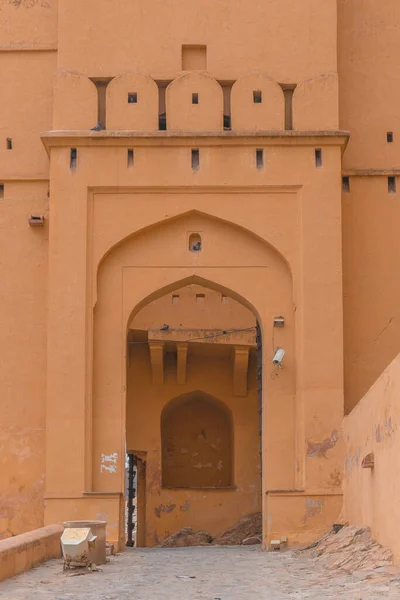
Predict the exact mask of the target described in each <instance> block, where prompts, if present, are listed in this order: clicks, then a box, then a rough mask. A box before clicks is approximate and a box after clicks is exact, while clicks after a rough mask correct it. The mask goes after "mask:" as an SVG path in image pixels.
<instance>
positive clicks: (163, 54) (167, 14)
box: [58, 0, 336, 83]
mask: <svg viewBox="0 0 400 600" xmlns="http://www.w3.org/2000/svg"><path fill="white" fill-rule="evenodd" d="M105 14H106V15H107V18H104V15H105ZM77 15H79V19H77V18H76V16H77ZM58 23H59V33H58V35H59V67H60V68H63V69H68V70H76V71H79V72H82V73H85V74H87V75H89V76H90V77H100V76H101V77H113V76H115V75H117V74H119V73H122V72H123V71H125V70H133V71H138V72H143V73H149V74H150V75H151V76H152V77H153V78H156V79H164V80H165V79H173V78H175V77H176V76H177V75H178V74H180V73H181V72H182V66H183V67H185V66H186V65H182V46H183V45H195V46H196V45H197V46H198V45H204V46H206V47H207V49H206V62H205V64H206V69H207V71H208V72H209V73H210V75H212V76H213V77H216V78H218V79H224V80H232V79H237V78H238V77H240V76H242V75H244V74H246V73H249V72H250V71H252V70H256V71H263V72H267V73H268V74H269V75H270V76H271V77H273V78H275V79H277V80H278V81H287V82H291V83H293V82H296V81H301V80H304V79H307V78H309V77H312V76H316V75H319V74H321V73H328V72H332V71H336V0H325V1H324V2H323V3H322V2H318V1H317V0H303V1H302V2H301V3H300V2H294V1H293V0H269V1H268V2H258V3H253V4H252V5H251V8H250V7H249V3H248V2H246V0H237V1H236V2H235V3H232V2H231V1H230V0H217V1H215V0H203V2H201V3H193V2H185V1H183V0H179V1H178V2H175V3H173V4H171V3H166V2H165V1H164V0H151V2H149V1H148V0H147V1H146V0H137V1H136V2H120V3H119V5H118V10H116V11H110V10H109V3H108V1H107V0H99V1H98V2H96V3H93V2H86V3H85V4H82V2H81V1H80V0H59V20H58ZM88 32H90V33H88ZM105 40H107V43H105ZM110 47H112V49H113V51H112V52H110V51H109V49H110ZM199 66H200V65H199Z"/></svg>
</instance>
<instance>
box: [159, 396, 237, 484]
mask: <svg viewBox="0 0 400 600" xmlns="http://www.w3.org/2000/svg"><path fill="white" fill-rule="evenodd" d="M232 437H233V433H232V417H231V413H230V411H229V409H228V408H227V407H226V406H225V405H224V404H223V403H222V402H220V401H219V400H217V399H215V398H213V397H212V396H209V395H208V394H205V393H203V392H201V391H194V392H190V393H188V394H184V395H182V396H179V397H178V398H175V399H173V400H171V401H170V402H169V404H167V406H166V407H165V408H164V410H163V412H162V415H161V445H162V485H163V487H174V488H218V487H229V486H232V485H233V457H232V454H233V440H232Z"/></svg>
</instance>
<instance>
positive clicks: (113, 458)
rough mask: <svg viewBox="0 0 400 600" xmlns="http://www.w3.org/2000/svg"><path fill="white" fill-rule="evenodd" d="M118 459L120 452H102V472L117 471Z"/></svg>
mask: <svg viewBox="0 0 400 600" xmlns="http://www.w3.org/2000/svg"><path fill="white" fill-rule="evenodd" d="M117 460H118V452H113V454H102V455H101V465H100V472H101V473H103V471H108V472H109V473H116V472H117Z"/></svg>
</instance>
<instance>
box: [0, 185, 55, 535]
mask: <svg viewBox="0 0 400 600" xmlns="http://www.w3.org/2000/svg"><path fill="white" fill-rule="evenodd" d="M47 189H48V184H47V182H42V183H36V184H32V183H30V184H26V183H23V182H12V183H11V182H10V183H7V184H6V185H5V197H4V199H3V200H0V256H1V260H0V280H1V311H0V346H1V347H2V348H3V351H2V354H1V359H0V402H1V418H0V448H1V453H0V539H4V538H7V537H10V536H12V535H17V534H19V533H23V532H24V531H29V530H32V529H36V528H38V527H41V526H42V525H43V505H44V501H43V493H44V485H45V472H46V468H45V395H46V379H45V371H46V305H47V298H46V291H47V249H48V221H46V222H45V226H44V228H41V227H39V228H31V227H29V225H28V217H29V214H30V213H31V212H38V213H39V214H44V215H45V217H46V219H48V198H47ZM11 274H18V276H17V277H12V276H11Z"/></svg>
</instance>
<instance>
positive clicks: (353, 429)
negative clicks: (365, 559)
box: [343, 356, 400, 565]
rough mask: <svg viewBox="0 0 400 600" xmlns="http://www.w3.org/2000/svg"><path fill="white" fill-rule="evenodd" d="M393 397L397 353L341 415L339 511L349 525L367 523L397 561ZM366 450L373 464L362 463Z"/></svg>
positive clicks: (396, 405)
mask: <svg viewBox="0 0 400 600" xmlns="http://www.w3.org/2000/svg"><path fill="white" fill-rule="evenodd" d="M399 398H400V356H397V357H396V358H395V359H394V361H393V362H392V363H391V364H390V365H389V366H388V367H387V368H386V369H385V370H384V371H383V373H382V374H381V375H380V377H379V378H378V379H377V381H376V382H375V383H374V384H373V386H372V387H371V388H370V389H369V390H368V392H367V393H366V394H365V396H364V397H363V398H362V400H361V401H360V402H359V403H358V405H357V406H356V407H355V408H354V409H353V411H352V413H351V414H350V415H348V416H347V417H346V418H345V419H344V425H343V434H344V441H345V447H346V457H345V472H344V482H343V486H344V498H345V502H344V509H345V512H344V516H345V517H346V518H347V519H348V520H349V522H350V524H351V525H362V526H364V527H370V528H371V533H372V537H373V538H374V539H376V540H377V541H378V542H379V543H380V544H382V545H383V546H387V547H389V548H390V549H391V550H392V552H393V555H394V560H395V563H396V564H398V565H399V564H400V542H399V537H398V535H397V523H398V522H399V519H400V507H399V502H398V497H399V493H400V480H399V477H398V470H399V463H400V437H399V423H400V400H399ZM371 453H372V454H373V463H374V466H373V467H372V468H363V467H362V463H363V460H364V459H365V458H366V457H367V456H368V455H370V454H371ZM368 462H369V463H370V462H371V461H370V460H369V461H368Z"/></svg>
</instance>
